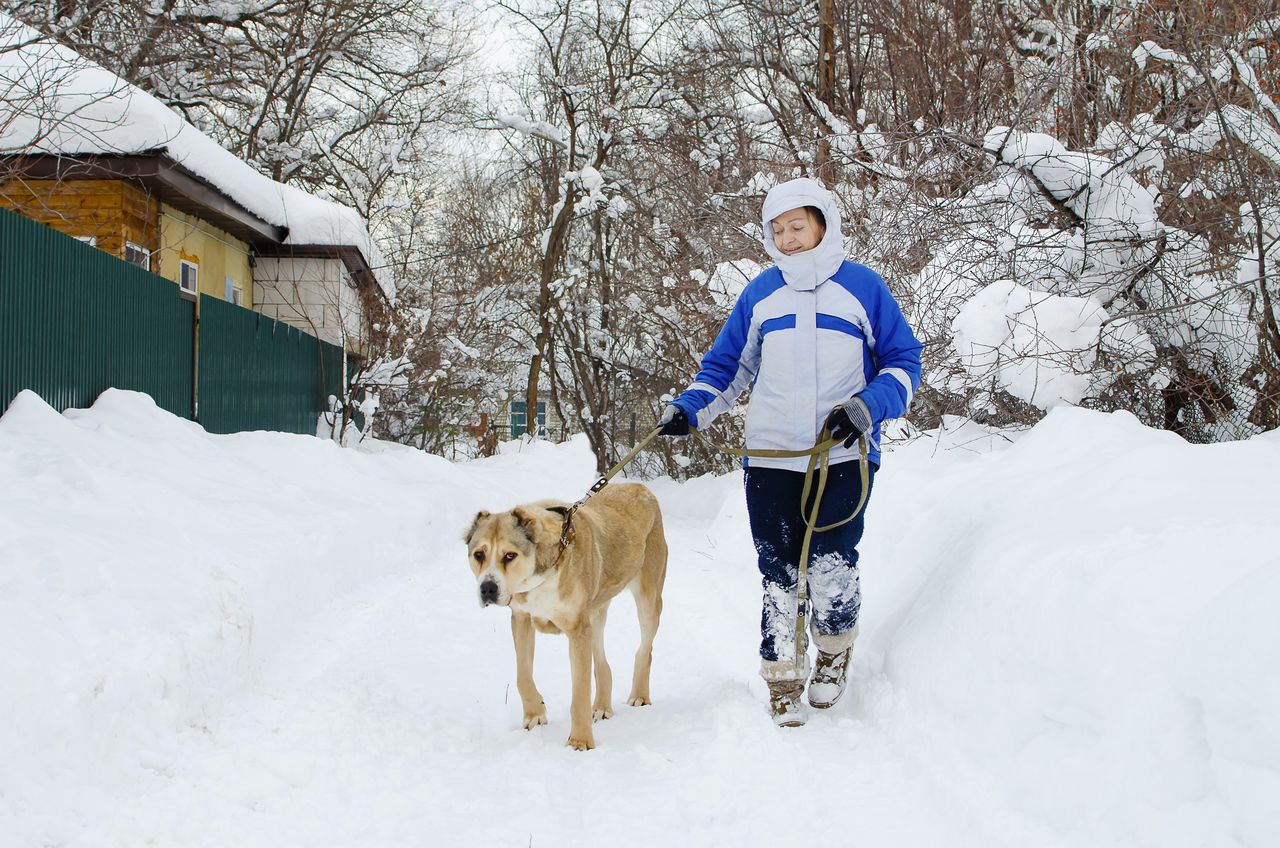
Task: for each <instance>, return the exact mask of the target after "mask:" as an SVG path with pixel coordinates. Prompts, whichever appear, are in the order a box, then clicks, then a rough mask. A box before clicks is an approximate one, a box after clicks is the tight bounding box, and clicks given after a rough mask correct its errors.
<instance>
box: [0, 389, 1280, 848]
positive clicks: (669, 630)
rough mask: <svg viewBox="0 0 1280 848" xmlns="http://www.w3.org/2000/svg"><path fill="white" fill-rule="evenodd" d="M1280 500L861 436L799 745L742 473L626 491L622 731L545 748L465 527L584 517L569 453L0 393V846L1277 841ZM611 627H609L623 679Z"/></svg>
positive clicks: (558, 733) (969, 438)
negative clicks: (871, 488) (630, 510)
mask: <svg viewBox="0 0 1280 848" xmlns="http://www.w3.org/2000/svg"><path fill="white" fill-rule="evenodd" d="M1278 474H1280V439H1277V438H1276V436H1275V434H1274V433H1271V434H1264V435H1262V436H1258V437H1255V438H1253V439H1250V440H1248V441H1243V442H1232V443H1224V444H1215V445H1203V446H1201V445H1194V446H1193V445H1189V444H1187V443H1185V442H1183V441H1182V440H1181V439H1179V438H1178V437H1176V436H1174V435H1171V434H1169V433H1165V432H1159V431H1153V430H1150V429H1146V428H1144V427H1142V426H1141V425H1140V424H1139V423H1138V422H1137V421H1136V419H1135V418H1134V417H1133V416H1131V415H1129V414H1126V413H1115V414H1110V415H1107V414H1102V413H1096V412H1090V411H1086V410H1081V409H1077V408H1066V407H1064V408H1058V409H1054V410H1053V411H1051V412H1050V413H1049V414H1048V416H1047V417H1046V418H1045V419H1044V421H1042V422H1041V423H1040V424H1039V425H1037V426H1036V427H1035V428H1033V429H1031V430H1029V431H1026V432H1022V433H1014V432H1002V431H998V430H991V429H988V428H982V427H978V426H976V425H973V424H963V423H960V422H958V421H957V420H955V419H948V421H947V423H946V426H945V427H944V428H942V429H940V430H938V431H933V432H930V433H926V434H922V435H919V436H917V437H916V438H914V439H911V440H909V441H899V442H897V443H895V444H893V445H892V446H891V447H890V448H889V452H888V453H887V454H886V457H885V461H884V468H883V471H882V472H881V474H880V475H878V476H877V479H876V486H875V492H874V494H873V496H872V498H871V501H870V505H869V507H868V528H867V533H866V536H865V538H864V541H863V544H862V548H861V550H862V567H863V587H862V588H863V607H862V610H863V612H862V622H861V631H862V635H861V637H860V639H859V641H858V643H857V645H856V646H855V650H854V655H853V663H852V671H851V674H852V684H851V692H850V693H849V694H848V695H847V696H846V697H845V699H844V700H843V701H842V702H841V703H840V704H839V705H837V706H836V707H835V708H834V709H832V710H830V711H829V712H825V713H821V714H816V715H814V716H813V717H812V718H811V720H810V722H809V724H808V725H807V726H806V727H804V728H801V729H796V730H780V729H777V728H775V727H774V726H773V724H772V722H770V721H769V719H768V717H767V716H766V713H765V690H764V685H763V683H762V682H761V681H760V680H759V678H758V676H757V668H758V660H757V657H756V654H755V650H756V646H757V643H758V634H757V625H758V620H759V615H760V607H759V603H760V594H759V581H758V577H757V574H756V571H755V565H754V560H755V556H754V551H753V548H752V545H751V541H750V537H749V534H748V531H747V521H746V510H745V505H744V503H743V496H742V486H741V476H740V474H729V475H725V476H722V477H716V476H707V477H700V478H696V479H692V480H689V481H687V482H683V483H681V482H676V481H673V480H670V479H666V478H664V479H660V480H657V481H654V482H653V483H652V484H651V486H652V488H653V489H654V491H655V492H656V494H657V495H658V497H659V499H660V501H661V502H662V507H663V511H664V515H665V521H666V528H667V536H668V541H669V543H670V545H671V551H672V555H671V562H670V570H669V576H668V582H667V586H666V591H665V609H664V616H663V622H662V626H661V628H660V630H659V632H658V640H657V648H656V652H655V662H654V680H653V690H654V704H653V705H652V706H649V707H643V708H629V707H626V706H621V705H620V700H621V694H619V692H617V691H615V704H618V705H619V708H618V712H617V714H616V715H615V716H614V717H613V718H612V719H610V720H608V721H607V722H604V723H601V724H599V725H597V727H596V730H595V735H596V740H597V743H598V744H599V747H598V748H597V749H596V750H595V751H592V752H589V753H576V752H573V751H570V750H568V749H567V748H566V747H565V746H564V739H565V736H566V734H567V729H568V714H567V710H568V695H569V681H568V670H567V650H566V647H565V640H564V639H563V638H561V637H547V636H543V637H540V638H539V642H538V654H537V663H536V675H537V679H538V683H539V686H540V688H541V689H542V691H543V694H544V695H545V696H546V697H547V703H548V709H549V717H550V721H551V723H550V725H549V726H546V727H541V728H537V729H535V730H533V731H528V732H526V731H524V730H522V729H521V728H520V719H521V711H520V701H519V698H518V696H517V695H516V694H515V692H514V687H513V686H512V683H513V679H512V678H513V676H514V661H513V656H512V648H511V644H510V634H509V628H508V624H507V618H508V616H507V614H506V613H505V611H502V610H500V609H494V608H489V609H480V608H479V606H478V604H477V603H476V601H475V587H474V581H473V579H472V577H471V574H470V571H469V569H468V568H467V565H466V562H465V549H464V546H463V543H462V541H461V534H462V532H463V530H464V529H465V527H466V526H467V524H468V522H469V521H470V518H471V516H472V515H473V514H474V512H475V511H476V510H478V509H480V508H486V509H491V510H493V509H502V508H506V507H509V506H511V505H513V504H516V503H519V502H523V501H527V500H532V499H535V498H540V497H548V496H550V497H560V498H565V499H575V498H577V497H578V496H579V495H581V494H582V493H583V492H584V491H585V490H586V487H587V486H588V485H589V484H590V483H591V481H592V480H593V479H594V476H595V474H594V461H593V459H592V457H591V455H590V453H589V451H588V449H587V447H586V443H585V441H584V440H583V439H582V438H581V437H579V438H576V439H574V440H571V441H570V442H568V443H566V444H563V445H552V444H549V443H546V442H528V441H523V440H521V441H516V442H511V443H508V444H506V445H503V449H502V451H501V453H500V454H499V455H498V456H495V457H491V458H488V459H483V460H475V461H472V462H469V463H460V464H452V463H449V462H447V461H445V460H443V459H440V458H438V457H434V456H431V455H427V454H423V453H420V452H417V451H414V450H411V449H409V448H405V447H402V446H398V445H393V444H388V443H380V442H373V443H367V444H366V445H365V446H364V447H363V448H362V449H360V450H356V449H343V448H340V447H338V446H337V445H336V444H334V443H332V442H326V441H322V440H319V439H313V438H309V437H303V436H291V435H284V434H278V433H242V434H235V435H230V436H219V435H209V434H206V433H205V432H204V431H202V430H201V429H200V428H199V427H198V426H196V425H194V424H191V423H190V422H185V421H182V420H181V419H178V418H175V417H173V416H171V415H169V414H168V413H166V412H163V411H161V410H159V409H158V408H157V407H156V406H155V405H154V404H153V403H152V402H151V401H150V400H149V399H148V398H146V397H145V396H143V395H139V394H135V393H131V392H123V391H116V390H110V391H108V392H105V393H104V394H103V395H102V396H101V397H100V398H99V399H98V401H97V402H96V403H95V404H94V406H93V407H92V408H90V409H87V410H69V411H68V412H66V413H65V414H62V415H59V414H58V413H56V412H54V411H53V410H52V409H51V408H50V407H48V406H47V405H45V404H44V402H43V401H41V400H40V399H39V398H38V397H36V396H35V395H33V394H31V393H23V394H21V395H19V397H18V398H17V399H16V400H15V402H14V403H13V404H12V406H11V407H10V409H9V410H8V411H7V412H6V413H5V415H4V416H3V418H0V539H3V540H4V544H3V546H0V587H3V591H0V644H4V645H6V646H8V647H7V649H6V650H5V651H3V652H0V679H2V680H4V682H5V691H6V693H8V694H9V697H6V698H4V699H2V700H0V750H2V751H4V767H3V768H0V834H3V835H4V836H3V838H0V842H2V843H4V844H5V845H15V846H16V845H75V846H79V845H92V846H115V845H122V846H124V845H128V846H132V845H143V844H157V845H184V846H204V845H209V846H224V845H232V844H235V845H246V846H257V845H263V846H267V845H271V846H277V845H307V846H326V845H335V846H338V845H341V846H349V845H387V846H392V845H394V846H399V845H404V846H410V845H415V846H416V845H428V844H478V845H511V846H517V845H518V846H527V845H535V846H536V845H551V844H557V845H568V846H574V845H600V844H604V845H647V844H658V843H660V842H662V843H678V844H694V845H711V844H717V845H720V844H731V845H761V846H765V845H777V844H786V843H789V842H793V841H795V840H796V839H797V838H801V839H804V840H809V839H811V838H813V837H814V836H815V835H816V833H817V831H818V830H819V829H821V828H827V827H837V826H838V828H839V829H840V831H841V837H840V841H841V842H842V843H849V844H867V845H895V846H915V845H919V846H936V845H947V846H983V848H986V846H991V845H1037V846H1048V847H1049V848H1053V847H1054V846H1073V847H1074V846H1080V848H1085V846H1088V848H1095V846H1103V845H1107V846H1111V845H1117V846H1118V845H1151V846H1156V845H1158V846H1161V848H1180V846H1202V845H1214V846H1250V848H1253V846H1256V848H1263V846H1270V845H1275V844H1277V842H1278V841H1280V820H1278V819H1277V818H1276V816H1275V814H1274V813H1275V809H1276V799H1277V797H1280V725H1278V724H1277V723H1276V722H1275V720H1274V716H1276V715H1277V714H1280V677H1277V675H1276V674H1275V669H1276V668H1277V667H1278V666H1280V630H1277V629H1276V628H1275V626H1274V610H1275V609H1276V608H1277V606H1278V605H1280V554H1278V553H1277V548H1276V544H1275V530H1274V527H1275V515H1277V514H1280V489H1277V488H1276V487H1275V486H1274V485H1273V481H1274V480H1275V479H1276V477H1277V475H1278ZM637 632H638V628H637V626H636V624H635V620H634V615H633V612H632V605H631V602H630V600H629V599H627V598H620V599H619V600H618V601H617V603H616V605H615V607H614V610H613V614H612V615H611V616H610V620H609V635H608V639H607V643H608V645H609V651H610V655H611V657H612V661H613V665H614V672H615V677H617V678H619V679H622V680H624V681H625V679H626V678H627V675H628V673H629V668H630V662H631V654H632V651H633V646H634V644H635V640H636V638H637ZM618 685H619V686H621V685H623V684H618ZM833 820H834V821H838V825H836V824H831V822H833Z"/></svg>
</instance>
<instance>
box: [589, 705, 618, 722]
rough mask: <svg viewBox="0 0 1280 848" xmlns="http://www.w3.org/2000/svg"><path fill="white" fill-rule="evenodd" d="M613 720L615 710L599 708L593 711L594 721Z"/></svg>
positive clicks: (592, 717) (592, 718)
mask: <svg viewBox="0 0 1280 848" xmlns="http://www.w3.org/2000/svg"><path fill="white" fill-rule="evenodd" d="M606 718H613V710H602V709H600V708H599V707H597V708H596V709H594V710H592V711H591V720H592V721H601V720H602V719H606Z"/></svg>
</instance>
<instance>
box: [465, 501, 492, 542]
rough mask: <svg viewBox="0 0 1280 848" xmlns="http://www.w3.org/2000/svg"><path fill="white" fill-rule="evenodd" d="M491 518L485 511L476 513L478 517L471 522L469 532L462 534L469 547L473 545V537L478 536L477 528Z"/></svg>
mask: <svg viewBox="0 0 1280 848" xmlns="http://www.w3.org/2000/svg"><path fill="white" fill-rule="evenodd" d="M488 517H489V513H487V512H485V511H484V510H483V509H482V510H480V511H479V512H477V513H476V517H475V518H473V519H472V520H471V526H470V527H468V528H467V532H466V533H463V534H462V541H464V542H466V543H467V544H468V545H469V544H471V537H472V536H474V535H475V534H476V527H477V526H478V525H479V524H480V522H481V521H483V520H484V519H486V518H488Z"/></svg>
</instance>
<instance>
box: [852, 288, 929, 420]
mask: <svg viewBox="0 0 1280 848" xmlns="http://www.w3.org/2000/svg"><path fill="white" fill-rule="evenodd" d="M869 300H871V303H869V304H867V306H868V307H869V308H868V309H867V313H868V314H867V317H868V318H869V319H870V321H871V332H872V336H873V343H872V350H871V352H872V356H873V357H874V359H873V361H874V362H875V368H876V374H875V376H874V377H872V378H871V382H869V383H868V384H867V387H866V388H865V389H863V390H862V391H861V392H859V393H858V397H860V398H862V400H863V402H864V403H866V405H867V409H869V410H870V411H871V418H872V421H874V422H875V423H876V424H879V423H880V422H882V421H886V420H888V419H890V418H900V417H901V416H903V415H905V414H906V412H907V407H908V406H910V405H911V398H912V397H913V396H914V395H915V392H916V389H918V388H919V387H920V351H921V349H922V348H923V345H921V344H920V342H919V340H917V339H916V336H915V333H913V332H911V327H910V325H908V324H907V319H906V318H904V317H903V315H902V309H901V308H899V306H898V302H897V301H896V300H894V299H893V295H892V294H891V293H890V292H889V287H888V286H887V285H885V282H884V280H883V279H881V278H880V276H879V275H876V278H875V286H874V288H873V289H872V293H871V296H870V298H869Z"/></svg>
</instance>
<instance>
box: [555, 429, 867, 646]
mask: <svg viewBox="0 0 1280 848" xmlns="http://www.w3.org/2000/svg"><path fill="white" fill-rule="evenodd" d="M660 432H662V427H661V426H659V427H654V428H653V430H651V431H650V432H649V434H648V435H646V436H645V437H644V438H643V439H641V440H640V442H639V443H638V444H637V445H636V446H635V447H634V448H632V449H631V452H630V453H628V454H627V455H626V456H624V457H623V458H622V459H621V460H619V461H618V462H617V464H615V465H614V466H613V467H612V468H610V469H609V470H608V471H606V472H605V473H604V474H603V475H602V476H601V477H600V479H599V480H596V481H595V482H594V483H592V484H591V488H590V489H588V490H587V493H586V494H585V495H583V496H582V497H581V498H579V499H578V500H576V501H574V502H573V503H572V504H571V505H570V506H569V507H568V508H567V509H566V510H565V511H564V525H563V527H562V528H561V530H560V551H559V552H558V553H557V554H556V561H555V563H553V564H552V566H551V567H552V568H555V567H556V566H557V565H559V564H560V560H561V558H562V557H563V556H564V552H565V551H566V550H567V549H568V548H569V546H570V545H572V544H573V538H574V535H575V534H574V530H573V516H574V513H576V512H577V511H578V509H579V508H580V507H581V506H582V505H583V504H585V503H586V502H587V501H588V500H590V499H591V496H592V495H594V494H596V493H597V492H599V491H600V490H601V489H603V488H604V487H605V486H607V485H608V484H609V481H610V480H612V479H613V478H614V477H615V476H617V474H618V472H620V471H622V469H623V468H626V467H627V465H628V464H630V462H631V461H632V460H633V459H635V458H636V456H638V455H639V454H640V451H642V450H644V449H645V448H646V447H648V446H649V443H650V442H652V441H653V440H654V438H655V437H656V436H657V435H658V434H659V433H660ZM690 432H692V433H693V434H694V435H695V436H697V437H698V439H700V440H701V441H702V443H703V444H704V445H706V446H707V447H708V448H710V449H712V450H715V451H719V452H721V453H726V454H729V455H731V456H740V457H748V458H750V457H755V458H757V459H798V458H799V457H802V456H807V457H809V465H808V468H806V469H805V472H804V489H803V490H802V491H801V493H800V514H801V515H802V516H803V517H804V542H803V543H802V544H801V546H800V564H799V566H798V573H797V583H796V667H797V668H800V667H801V664H802V659H803V657H804V656H805V653H806V651H807V650H808V642H807V641H806V639H807V632H808V631H807V618H806V612H805V607H806V606H807V605H808V601H809V545H810V543H811V542H812V541H813V534H814V533H825V532H827V531H828V530H834V529H835V528H837V527H841V526H843V525H845V524H848V523H849V522H850V521H853V520H854V519H855V518H857V517H858V515H859V514H860V513H861V512H862V510H863V508H864V507H866V505H867V496H868V494H870V493H869V492H868V491H867V490H868V488H869V483H870V477H871V471H870V459H869V456H868V451H867V437H866V436H865V435H863V436H859V437H858V470H859V475H860V477H861V478H862V492H861V495H860V496H859V498H858V505H857V506H855V507H854V509H853V512H852V513H851V514H850V515H849V517H848V518H845V519H842V520H840V521H835V522H832V523H831V524H826V525H823V526H821V527H820V526H818V509H819V507H821V506H822V496H823V495H824V494H825V493H826V489H827V471H828V469H829V467H830V460H831V449H832V448H834V447H835V446H836V445H838V444H841V443H842V441H843V440H841V439H833V438H831V433H830V432H829V431H828V430H827V428H826V427H825V426H823V428H822V432H821V433H819V434H818V438H817V441H816V442H814V445H813V447H811V448H807V449H803V450H747V449H745V448H731V447H727V446H725V445H718V444H715V443H714V442H712V441H710V440H708V439H707V438H706V437H705V436H703V435H702V433H700V432H699V431H698V430H697V429H696V428H691V430H690ZM815 469H816V470H817V472H818V484H817V489H816V490H814V488H813V477H814V470H815ZM810 492H814V498H813V507H812V508H811V509H807V508H806V507H807V505H808V503H809V493H810Z"/></svg>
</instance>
